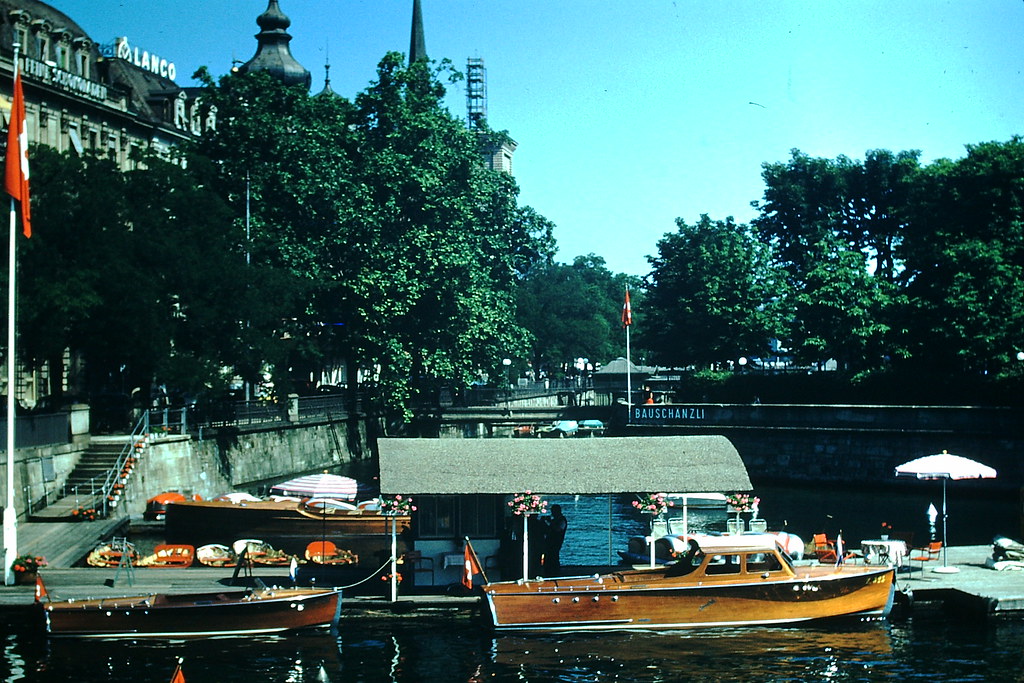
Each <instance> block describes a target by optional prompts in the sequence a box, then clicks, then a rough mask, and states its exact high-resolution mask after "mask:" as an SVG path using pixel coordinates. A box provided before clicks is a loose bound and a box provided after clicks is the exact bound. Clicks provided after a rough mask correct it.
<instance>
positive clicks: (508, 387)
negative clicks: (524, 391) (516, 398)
mask: <svg viewBox="0 0 1024 683" xmlns="http://www.w3.org/2000/svg"><path fill="white" fill-rule="evenodd" d="M501 364H502V365H504V366H505V412H506V413H508V414H509V415H511V414H512V377H511V374H510V373H511V367H512V359H511V358H504V359H502V361H501Z"/></svg>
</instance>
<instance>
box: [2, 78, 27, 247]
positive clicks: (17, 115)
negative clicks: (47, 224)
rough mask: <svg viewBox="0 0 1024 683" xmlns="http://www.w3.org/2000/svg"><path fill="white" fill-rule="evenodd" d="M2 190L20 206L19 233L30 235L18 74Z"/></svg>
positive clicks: (24, 140)
mask: <svg viewBox="0 0 1024 683" xmlns="http://www.w3.org/2000/svg"><path fill="white" fill-rule="evenodd" d="M5 171H6V173H5V177H4V188H5V189H6V190H7V194H9V195H11V198H12V199H14V200H15V201H17V202H19V203H20V204H21V231H22V232H23V233H25V237H31V236H32V214H31V211H30V210H29V199H28V127H27V125H26V123H25V96H24V95H23V94H22V91H21V74H20V73H19V74H17V75H16V76H15V77H14V101H13V102H12V103H11V118H10V121H9V122H8V125H7V159H6V168H5Z"/></svg>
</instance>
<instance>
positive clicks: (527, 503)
mask: <svg viewBox="0 0 1024 683" xmlns="http://www.w3.org/2000/svg"><path fill="white" fill-rule="evenodd" d="M508 506H509V507H510V508H512V514H513V515H516V516H517V517H519V516H524V517H525V516H526V515H537V514H543V513H544V512H545V511H546V510H547V508H548V502H547V501H546V500H543V499H541V497H540V496H538V495H537V494H535V493H532V492H530V491H525V492H524V493H517V494H516V495H514V496H512V500H510V501H509V502H508Z"/></svg>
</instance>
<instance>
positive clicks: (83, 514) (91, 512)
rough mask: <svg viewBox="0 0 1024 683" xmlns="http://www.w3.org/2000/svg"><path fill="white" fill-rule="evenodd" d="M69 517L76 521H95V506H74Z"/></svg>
mask: <svg viewBox="0 0 1024 683" xmlns="http://www.w3.org/2000/svg"><path fill="white" fill-rule="evenodd" d="M71 517H72V519H73V520H74V521H76V522H95V521H96V508H87V507H81V506H80V507H76V508H75V509H74V510H72V511H71Z"/></svg>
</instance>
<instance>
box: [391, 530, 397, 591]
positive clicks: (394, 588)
mask: <svg viewBox="0 0 1024 683" xmlns="http://www.w3.org/2000/svg"><path fill="white" fill-rule="evenodd" d="M397 527H398V518H397V517H395V516H394V515H392V516H391V602H398V533H397Z"/></svg>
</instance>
